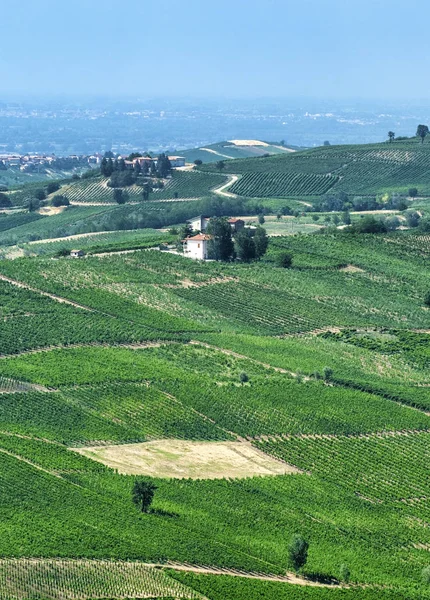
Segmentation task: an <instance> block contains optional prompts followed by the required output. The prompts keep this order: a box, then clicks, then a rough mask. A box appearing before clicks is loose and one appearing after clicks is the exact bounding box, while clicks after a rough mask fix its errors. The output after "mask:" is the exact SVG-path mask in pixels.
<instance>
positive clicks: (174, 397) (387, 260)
mask: <svg viewBox="0 0 430 600" xmlns="http://www.w3.org/2000/svg"><path fill="white" fill-rule="evenodd" d="M218 150H219V151H220V152H221V147H218ZM407 152H409V155H407V154H406V153H407ZM427 152H428V150H427V145H426V144H424V145H423V147H422V148H421V147H420V146H418V145H413V144H412V143H410V144H406V143H405V144H402V143H393V144H392V146H390V145H388V144H380V145H373V146H367V147H366V146H361V147H355V149H354V147H349V146H347V147H328V148H326V147H325V148H320V149H315V150H310V151H306V152H296V153H288V154H287V153H286V152H285V153H284V154H282V155H276V156H272V157H268V158H243V159H242V158H240V159H238V160H236V161H233V160H232V161H228V160H227V159H226V160H225V173H238V174H240V175H242V177H241V178H239V179H238V181H237V182H236V183H235V184H234V187H232V191H233V192H235V193H237V194H239V195H241V194H244V198H243V199H242V198H240V197H239V198H236V197H234V196H228V195H227V196H223V195H222V194H215V195H213V196H212V197H210V198H205V199H200V198H203V196H204V195H206V194H207V193H208V191H210V188H211V187H213V186H218V185H221V184H222V183H223V182H224V181H225V179H226V178H225V175H224V174H219V173H218V172H214V173H211V172H208V170H210V169H211V168H212V167H211V165H204V166H203V167H202V169H203V170H202V171H190V172H188V171H185V172H179V173H178V175H176V174H175V176H174V177H173V179H172V180H171V181H170V182H169V184H167V185H166V187H165V188H164V189H163V190H160V191H159V192H154V194H153V195H152V196H151V198H150V200H149V201H146V202H143V201H141V200H140V199H139V198H138V196H136V198H132V197H130V201H131V202H130V203H129V204H126V205H124V206H116V205H115V206H113V205H110V204H109V202H110V200H109V197H108V195H106V194H111V193H112V190H111V189H109V188H106V186H104V181H103V180H102V179H95V180H94V179H92V180H86V181H84V180H77V181H76V182H73V183H70V184H67V185H70V187H68V188H67V195H68V196H70V200H73V198H74V201H75V202H79V203H80V202H82V203H87V206H81V205H77V206H71V207H68V208H66V209H65V210H64V211H63V212H60V213H59V214H55V215H53V216H43V215H42V214H39V213H37V212H32V213H29V212H24V211H23V212H13V213H10V214H9V213H8V214H5V215H4V216H1V217H0V252H1V256H2V258H1V260H0V320H1V328H0V398H1V402H0V483H1V485H0V599H1V600H3V599H4V600H35V599H36V598H37V599H38V600H62V599H63V598H70V599H74V600H95V599H96V598H98V599H99V600H101V599H103V598H104V599H107V598H109V599H115V600H120V599H126V598H129V599H131V598H134V599H136V598H144V597H145V598H160V599H164V600H175V599H178V598H193V599H194V598H195V599H201V600H204V599H206V600H254V598H255V600H257V598H258V599H260V598H265V599H267V600H279V599H280V600H283V599H285V600H290V599H291V600H293V599H296V598H297V599H298V600H330V599H334V600H338V599H339V600H349V599H351V600H352V599H353V598H354V599H355V598H357V599H358V600H377V599H379V598H381V599H382V600H397V598H400V599H402V600H403V599H407V600H425V599H428V600H430V587H429V585H428V583H426V582H425V581H424V579H423V576H422V571H423V569H425V568H426V567H427V566H428V565H429V564H430V558H429V548H430V528H429V516H428V515H429V503H430V487H429V477H428V463H429V458H430V456H429V447H430V446H429V442H430V392H429V390H430V351H429V348H430V344H429V339H430V338H429V331H430V312H429V307H428V306H427V304H426V302H425V298H426V294H427V293H428V292H429V291H430V278H429V270H428V263H429V258H430V236H429V235H428V234H427V233H425V232H416V230H412V229H411V230H398V231H395V232H391V233H381V234H357V233H350V232H343V231H342V230H340V229H338V230H337V231H334V230H331V229H330V228H325V229H324V231H323V232H320V233H316V230H319V229H320V228H321V225H324V224H326V217H327V216H330V217H333V216H334V215H335V214H338V213H320V214H318V216H319V221H318V222H316V221H314V220H312V218H311V217H310V216H309V215H305V216H302V214H301V213H302V211H300V213H297V215H298V216H293V215H291V214H290V215H288V216H282V218H277V217H276V216H275V215H276V214H277V210H279V211H280V210H281V208H282V206H283V205H287V204H288V205H289V203H290V202H291V207H292V208H293V209H298V208H300V207H304V204H303V202H307V201H308V200H309V201H310V202H312V201H314V200H315V199H316V198H318V194H324V193H326V192H327V191H329V192H330V193H331V191H332V190H334V189H341V188H343V187H344V188H345V190H347V187H348V186H351V187H350V188H349V189H350V190H354V186H359V185H362V189H364V186H366V185H367V186H368V188H367V189H368V190H369V194H372V193H380V192H379V191H378V190H381V191H383V190H385V189H388V187H387V182H391V183H392V185H393V186H394V187H395V186H397V188H396V189H401V188H402V186H403V185H405V186H408V185H412V184H415V185H416V186H417V187H419V188H420V193H421V194H422V195H423V196H424V194H425V191H426V188H425V185H427V184H426V183H425V173H426V171H425V165H426V162H425V161H426V160H427ZM407 156H409V158H407ZM429 156H430V155H429ZM408 161H409V162H408ZM265 165H266V166H267V165H273V170H271V168H269V169H267V168H266V166H265ZM372 165H373V166H372ZM414 165H415V166H414ZM248 167H251V168H249V169H248ZM234 169H238V170H234ZM396 169H397V170H396ZM414 169H415V170H414ZM395 170H396V171H395ZM394 172H396V173H397V174H396V176H395V177H394V175H393V173H394ZM365 173H367V176H366V175H365ZM390 173H391V174H390ZM366 177H367V179H366ZM348 178H349V179H348ZM409 178H410V179H411V180H409ZM360 182H361V183H360ZM402 182H403V183H402ZM420 182H421V183H420ZM390 185H391V184H390ZM241 186H242V187H241ZM245 186H248V187H247V190H245ZM277 186H278V187H277ZM279 186H280V187H279ZM378 186H380V187H378ZM65 188H66V184H64V186H63V192H64V190H65ZM281 188H282V189H281ZM429 189H430V188H429ZM133 190H134V187H133V189H131V190H130V191H131V192H133ZM181 190H182V191H181ZM372 190H373V191H372ZM375 190H377V191H375ZM21 191H22V190H21ZM175 191H177V192H178V198H177V199H176V201H169V202H162V201H161V200H163V199H164V200H172V199H173V200H175V198H174V193H175ZM257 191H258V193H257ZM17 193H18V192H17ZM22 193H24V192H22ZM133 193H134V192H133ZM136 193H137V192H136ZM254 193H255V194H256V197H258V198H260V197H261V198H263V199H264V200H261V201H260V200H252V199H248V197H251V196H252V194H254ZM348 193H351V194H355V193H363V194H364V193H367V192H361V191H360V190H359V189H358V188H357V191H348ZM73 194H75V195H74V196H73V198H72V195H73ZM284 194H285V196H286V197H288V199H285V200H284V198H283V195H284ZM295 194H297V195H296V196H295ZM307 194H309V195H307ZM156 196H157V199H155V197H156ZM294 196H295V198H294ZM301 196H303V197H304V198H307V199H308V200H306V201H305V200H304V201H303V202H302V203H301V202H300V197H301ZM181 198H183V200H181ZM194 198H199V200H194ZM93 202H94V203H97V204H98V205H97V206H92V205H91V204H92V203H93ZM132 202H136V204H133V203H132ZM416 202H417V203H421V204H420V206H421V209H420V210H422V211H423V213H424V215H425V214H427V211H428V207H427V200H426V199H425V198H424V199H423V198H421V199H418V200H416ZM262 208H266V209H267V210H269V209H270V210H271V215H272V216H269V215H267V214H266V223H265V226H266V225H267V229H268V232H269V233H270V234H271V235H272V236H273V237H271V238H270V242H269V247H268V251H267V253H266V254H265V256H264V257H263V258H262V259H261V260H259V261H255V262H250V263H245V262H240V261H235V262H228V263H221V262H215V261H206V262H199V261H193V260H190V259H188V258H186V257H185V256H183V255H182V254H181V253H175V252H174V251H170V252H166V251H160V249H159V246H160V245H163V246H162V247H164V248H165V246H164V245H165V244H171V246H170V250H172V248H174V244H175V242H176V241H177V238H178V234H175V233H168V232H167V231H166V229H167V228H168V227H169V226H170V225H173V224H181V223H184V222H185V220H186V219H188V218H190V217H192V216H195V215H196V214H199V213H200V214H207V213H208V212H209V214H211V215H213V214H231V215H237V216H239V215H241V216H242V217H243V218H244V220H245V221H249V222H251V221H252V222H253V223H254V224H255V220H256V217H255V215H258V214H260V213H261V210H262ZM230 211H231V212H230ZM273 213H274V214H273ZM247 214H248V215H251V217H249V216H248V217H247V216H246V215H247ZM351 217H352V219H353V221H356V220H358V219H360V218H361V216H360V215H359V214H352V215H351ZM332 222H333V221H331V223H332ZM82 233H85V235H84V236H82V235H79V234H82ZM306 233H311V235H306ZM73 234H74V235H76V237H67V236H70V235H73ZM56 238H58V239H56ZM72 248H82V249H84V250H85V252H86V256H85V258H82V259H79V260H75V259H71V258H70V257H68V256H59V252H60V251H62V250H71V249H72ZM284 252H288V253H290V254H291V256H292V266H291V267H290V268H281V267H279V266H278V264H279V261H278V258H279V254H280V253H284ZM193 445H194V446H193ZM193 447H197V448H199V450H198V453H197V454H193V450H192V448H193ZM144 451H145V452H146V454H145V452H144ZM148 456H149V458H148ZM107 457H110V458H109V459H108V458H107ZM112 457H113V458H112ZM214 464H215V466H216V476H213V470H211V468H210V465H214ZM244 464H245V466H246V469H244V470H243V465H244ZM273 464H276V466H277V470H275V469H274V468H273V469H272V470H271V467H270V465H273ZM130 465H131V467H132V469H131V470H127V468H130ZM161 465H162V466H161ZM184 465H185V466H184ZM126 467H127V468H126ZM144 467H145V468H144ZM145 469H146V470H145ZM125 473H141V474H145V476H146V477H147V478H149V479H150V481H151V482H153V483H154V484H155V485H156V487H157V489H156V491H155V496H154V501H153V503H152V505H151V509H150V510H149V512H147V513H145V512H140V511H139V510H138V508H137V507H136V506H135V505H134V504H133V502H132V488H133V485H134V482H135V479H136V477H139V475H131V474H125ZM148 473H149V474H148ZM196 473H198V475H197V476H196ZM166 474H167V476H166ZM296 534H297V535H300V536H302V537H303V538H305V539H306V540H307V541H308V543H309V554H308V560H307V562H306V564H305V565H304V566H303V568H302V569H301V570H300V572H299V573H298V574H294V573H293V566H292V564H291V561H290V558H289V544H290V540H291V537H292V536H293V535H296ZM345 566H346V567H347V570H349V571H350V581H349V583H347V582H345V581H343V577H342V575H341V573H342V572H345Z"/></svg>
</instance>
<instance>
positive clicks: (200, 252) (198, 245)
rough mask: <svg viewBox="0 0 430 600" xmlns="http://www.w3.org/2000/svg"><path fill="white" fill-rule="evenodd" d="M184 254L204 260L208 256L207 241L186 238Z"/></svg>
mask: <svg viewBox="0 0 430 600" xmlns="http://www.w3.org/2000/svg"><path fill="white" fill-rule="evenodd" d="M184 253H185V256H188V257H189V258H194V259H196V260H205V259H206V258H207V257H208V243H207V241H206V240H199V241H197V240H196V241H193V240H188V241H187V242H186V244H185V248H184Z"/></svg>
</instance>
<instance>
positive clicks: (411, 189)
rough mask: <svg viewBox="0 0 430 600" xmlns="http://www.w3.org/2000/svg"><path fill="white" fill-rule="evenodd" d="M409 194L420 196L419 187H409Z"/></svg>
mask: <svg viewBox="0 0 430 600" xmlns="http://www.w3.org/2000/svg"><path fill="white" fill-rule="evenodd" d="M408 193H409V196H410V198H416V197H417V196H418V189H417V188H415V187H414V188H409V192H408Z"/></svg>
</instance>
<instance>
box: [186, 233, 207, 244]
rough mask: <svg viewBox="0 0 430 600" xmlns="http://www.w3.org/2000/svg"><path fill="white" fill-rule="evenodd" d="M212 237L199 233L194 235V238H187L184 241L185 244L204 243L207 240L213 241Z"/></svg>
mask: <svg viewBox="0 0 430 600" xmlns="http://www.w3.org/2000/svg"><path fill="white" fill-rule="evenodd" d="M211 239H212V236H211V235H208V234H207V233H198V234H197V235H193V237H189V238H186V239H185V240H182V241H183V242H203V241H205V240H206V241H207V240H211Z"/></svg>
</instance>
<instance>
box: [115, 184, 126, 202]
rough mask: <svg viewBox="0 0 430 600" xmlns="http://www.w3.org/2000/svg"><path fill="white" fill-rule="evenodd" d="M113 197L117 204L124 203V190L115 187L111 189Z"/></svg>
mask: <svg viewBox="0 0 430 600" xmlns="http://www.w3.org/2000/svg"><path fill="white" fill-rule="evenodd" d="M113 199H114V200H115V202H117V203H118V204H125V200H126V198H125V196H124V192H123V191H122V189H121V188H115V189H114V191H113Z"/></svg>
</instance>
